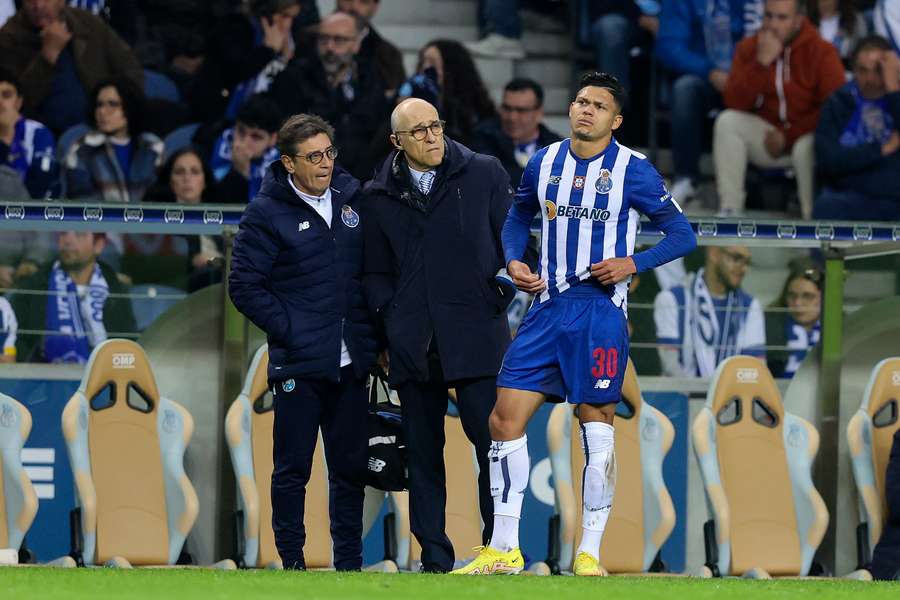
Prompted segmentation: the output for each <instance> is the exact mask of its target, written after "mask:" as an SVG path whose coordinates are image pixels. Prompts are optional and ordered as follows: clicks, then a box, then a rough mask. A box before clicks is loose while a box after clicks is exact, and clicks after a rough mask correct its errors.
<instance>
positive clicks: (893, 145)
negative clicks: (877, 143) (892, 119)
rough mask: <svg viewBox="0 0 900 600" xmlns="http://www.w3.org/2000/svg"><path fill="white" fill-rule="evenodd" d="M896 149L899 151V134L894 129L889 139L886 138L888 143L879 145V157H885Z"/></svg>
mask: <svg viewBox="0 0 900 600" xmlns="http://www.w3.org/2000/svg"><path fill="white" fill-rule="evenodd" d="M898 149H900V134H898V133H897V130H896V129H895V130H894V131H892V132H891V137H889V138H888V141H886V142H885V143H883V144H882V145H881V155H882V156H887V155H889V154H893V153H894V152H896V151H897V150H898Z"/></svg>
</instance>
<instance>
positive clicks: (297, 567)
mask: <svg viewBox="0 0 900 600" xmlns="http://www.w3.org/2000/svg"><path fill="white" fill-rule="evenodd" d="M284 570H285V571H305V570H306V563H304V562H303V561H300V560H294V561H291V562H290V563H284Z"/></svg>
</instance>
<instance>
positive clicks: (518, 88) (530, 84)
mask: <svg viewBox="0 0 900 600" xmlns="http://www.w3.org/2000/svg"><path fill="white" fill-rule="evenodd" d="M526 90H531V91H532V92H534V96H535V98H537V106H536V107H535V108H540V107H542V106H543V105H544V88H542V87H541V84H539V83H538V82H537V81H535V80H534V79H528V78H527V77H516V78H515V79H513V80H512V81H510V82H509V83H507V84H506V87H504V88H503V91H504V92H524V91H526Z"/></svg>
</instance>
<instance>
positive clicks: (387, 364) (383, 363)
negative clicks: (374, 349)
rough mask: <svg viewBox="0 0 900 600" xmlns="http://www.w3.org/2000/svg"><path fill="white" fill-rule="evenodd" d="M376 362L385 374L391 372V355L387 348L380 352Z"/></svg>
mask: <svg viewBox="0 0 900 600" xmlns="http://www.w3.org/2000/svg"><path fill="white" fill-rule="evenodd" d="M375 363H376V364H377V365H378V366H379V367H381V370H382V371H384V374H385V375H387V374H388V373H390V372H391V357H390V355H389V354H388V351H387V350H382V351H381V352H379V353H378V357H377V358H376V359H375Z"/></svg>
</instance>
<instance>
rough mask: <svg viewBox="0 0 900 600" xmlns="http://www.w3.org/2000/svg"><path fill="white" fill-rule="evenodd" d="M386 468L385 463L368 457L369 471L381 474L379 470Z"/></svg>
mask: <svg viewBox="0 0 900 600" xmlns="http://www.w3.org/2000/svg"><path fill="white" fill-rule="evenodd" d="M386 466H387V463H386V462H384V461H383V460H380V459H378V458H372V457H369V470H370V471H374V472H376V473H381V470H382V469H383V468H385V467H386Z"/></svg>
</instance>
